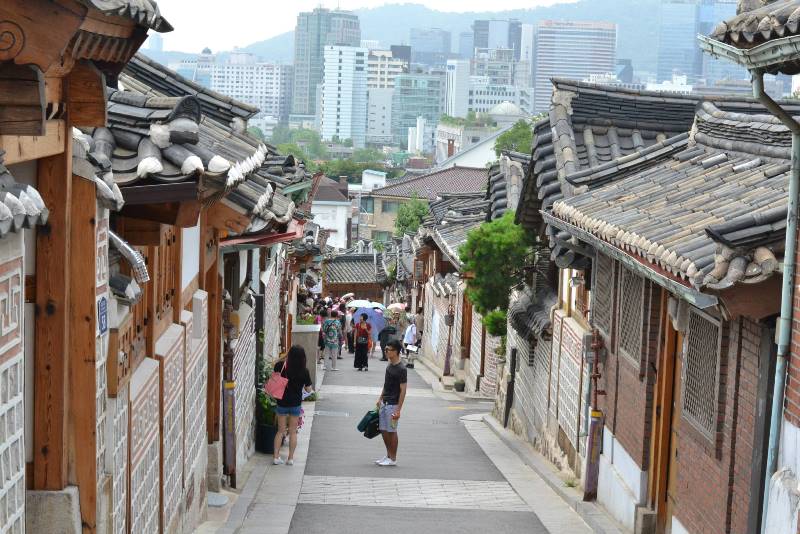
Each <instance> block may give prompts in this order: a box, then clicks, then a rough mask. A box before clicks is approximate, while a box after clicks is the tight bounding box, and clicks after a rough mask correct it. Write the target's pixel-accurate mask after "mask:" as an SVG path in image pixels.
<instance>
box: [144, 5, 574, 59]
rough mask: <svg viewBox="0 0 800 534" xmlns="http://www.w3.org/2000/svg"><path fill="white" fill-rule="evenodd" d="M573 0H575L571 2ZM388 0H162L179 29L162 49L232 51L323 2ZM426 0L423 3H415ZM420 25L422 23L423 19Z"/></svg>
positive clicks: (166, 38)
mask: <svg viewBox="0 0 800 534" xmlns="http://www.w3.org/2000/svg"><path fill="white" fill-rule="evenodd" d="M568 1H570V0H493V1H492V2H486V0H427V1H426V2H424V3H425V4H426V5H427V6H428V7H429V8H431V9H436V10H439V11H459V12H465V11H486V10H488V9H494V10H496V11H503V10H506V9H530V8H533V7H537V6H545V5H552V4H557V3H562V2H568ZM572 1H574V0H572ZM389 3H404V2H387V1H385V0H340V1H339V2H337V1H335V0H325V1H322V2H320V0H266V1H265V0H158V7H159V8H160V9H161V14H162V15H164V17H166V19H167V20H168V21H170V23H171V24H172V25H173V26H174V27H175V30H174V31H173V32H170V33H167V34H164V50H181V51H184V52H199V51H200V50H202V49H203V47H206V46H208V47H209V48H211V49H212V50H214V51H217V50H231V49H233V47H234V46H247V45H249V44H251V43H254V42H256V41H261V40H264V39H268V38H270V37H273V36H275V35H278V34H281V33H284V32H287V31H290V30H293V29H294V26H295V23H296V21H297V14H298V13H299V12H301V11H311V10H312V9H314V8H315V7H317V6H319V5H322V6H323V7H327V8H335V7H337V6H339V7H340V8H341V9H348V10H351V9H359V8H365V7H377V6H380V5H384V4H389ZM416 3H423V2H416ZM418 25H420V26H423V25H424V21H419V23H418Z"/></svg>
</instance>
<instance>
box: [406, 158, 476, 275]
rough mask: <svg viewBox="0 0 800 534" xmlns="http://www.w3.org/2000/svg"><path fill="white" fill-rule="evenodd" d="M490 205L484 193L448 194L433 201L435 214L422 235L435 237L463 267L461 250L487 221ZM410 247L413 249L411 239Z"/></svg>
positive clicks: (459, 265) (455, 262) (454, 260)
mask: <svg viewBox="0 0 800 534" xmlns="http://www.w3.org/2000/svg"><path fill="white" fill-rule="evenodd" d="M484 172H485V171H484ZM488 207H489V201H488V200H486V199H485V198H484V194H483V193H479V192H476V193H444V194H442V196H441V198H438V199H436V200H435V201H434V202H431V203H430V211H431V215H430V216H429V217H428V218H426V220H425V221H423V225H422V226H421V227H420V230H419V233H418V235H419V236H420V237H421V238H422V239H431V240H433V242H435V243H436V245H437V246H438V247H439V249H440V250H441V251H442V252H443V253H444V254H445V255H446V256H447V258H448V259H449V260H450V262H451V263H452V264H453V265H454V266H456V267H457V268H460V267H461V259H460V257H459V249H460V248H461V245H463V244H464V243H466V242H467V234H469V232H470V230H472V229H473V228H477V227H478V226H480V225H481V223H482V222H484V221H485V220H486V210H487V209H488ZM408 246H409V247H411V248H412V249H413V243H412V242H411V240H410V239H409V242H408Z"/></svg>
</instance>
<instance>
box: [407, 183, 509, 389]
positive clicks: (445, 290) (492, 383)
mask: <svg viewBox="0 0 800 534" xmlns="http://www.w3.org/2000/svg"><path fill="white" fill-rule="evenodd" d="M484 180H486V174H485V171H484ZM484 196H485V193H484V192H480V193H443V194H442V195H441V196H440V198H438V199H437V200H436V201H434V202H431V203H430V217H429V218H428V219H427V220H426V221H424V223H423V226H422V227H420V230H419V233H418V238H417V239H418V242H419V243H420V246H419V248H418V249H417V250H416V251H415V253H416V259H417V261H420V262H421V263H422V265H421V267H420V271H421V273H420V275H419V278H420V279H421V280H422V281H423V282H422V283H421V287H420V293H421V294H420V296H419V297H418V301H419V302H421V303H422V307H423V313H424V316H423V317H424V319H423V328H422V330H423V335H422V343H423V351H422V358H423V359H425V361H426V363H427V364H428V366H429V367H430V368H431V369H434V370H435V372H436V373H437V374H438V375H439V377H441V378H442V379H443V381H445V382H447V383H448V384H449V383H450V382H451V381H452V380H453V379H462V380H464V382H465V389H466V391H468V392H470V393H480V394H483V395H485V396H494V394H495V388H496V386H497V370H498V362H499V361H500V360H501V356H502V355H500V354H498V349H499V348H500V345H501V343H500V339H499V338H497V337H495V336H491V335H489V334H488V333H487V332H486V329H485V328H484V326H483V322H482V317H481V315H480V314H478V313H477V312H476V311H475V310H474V309H473V307H472V303H471V302H470V301H469V299H468V298H467V296H466V277H468V276H469V273H467V272H464V270H463V267H464V266H463V264H462V262H461V258H460V255H459V254H460V253H459V249H460V248H461V246H462V245H464V243H466V242H467V235H468V234H469V232H470V231H471V230H472V229H474V228H477V227H478V226H479V225H480V224H481V223H482V222H483V221H484V220H485V219H486V210H487V207H488V205H489V202H488V201H487V200H486V199H485V198H484ZM446 376H447V377H454V378H447V379H445V378H444V377H446Z"/></svg>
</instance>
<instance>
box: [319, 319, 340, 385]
mask: <svg viewBox="0 0 800 534" xmlns="http://www.w3.org/2000/svg"><path fill="white" fill-rule="evenodd" d="M329 315H330V316H329V317H326V318H325V320H324V321H322V328H321V330H322V338H323V343H324V346H323V349H322V360H323V362H324V363H325V370H326V371H327V370H328V369H327V367H328V364H327V360H328V358H330V360H331V371H338V369H337V368H336V359H337V358H338V357H339V350H340V349H341V348H342V323H341V322H340V321H339V317H338V315H339V314H338V313H337V312H336V310H334V311H332V312H330V314H329Z"/></svg>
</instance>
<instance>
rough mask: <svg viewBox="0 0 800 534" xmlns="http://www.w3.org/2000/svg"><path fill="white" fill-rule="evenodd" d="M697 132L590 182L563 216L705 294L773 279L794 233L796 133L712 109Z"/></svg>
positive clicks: (701, 114)
mask: <svg viewBox="0 0 800 534" xmlns="http://www.w3.org/2000/svg"><path fill="white" fill-rule="evenodd" d="M693 131H694V132H695V134H694V136H693V139H690V140H689V144H688V145H687V146H686V147H685V148H684V149H683V150H682V151H679V152H674V153H671V154H670V155H669V156H667V157H665V158H664V159H662V160H659V161H655V162H653V163H652V164H651V166H649V167H647V168H644V169H640V170H638V171H636V172H633V173H632V174H628V175H624V174H622V173H620V174H619V175H618V176H616V177H615V178H614V179H613V180H612V181H610V182H607V181H601V182H596V184H600V185H595V186H594V187H593V184H591V183H590V184H588V188H589V189H588V191H586V192H585V193H582V194H578V195H576V196H574V197H571V198H566V199H562V200H559V201H557V202H556V203H555V204H554V206H553V215H554V216H555V217H557V218H558V219H560V220H562V221H565V222H567V223H569V224H571V225H574V226H576V227H578V228H579V229H581V230H583V231H585V232H587V233H589V234H592V235H594V236H596V237H597V238H598V239H599V240H601V241H604V242H607V243H610V244H611V245H613V246H615V247H617V248H619V249H622V250H624V251H625V252H626V253H628V254H631V255H635V256H638V257H640V258H642V260H644V261H646V262H649V263H650V264H652V265H653V268H654V269H658V270H661V271H662V272H666V273H669V274H671V275H673V276H674V277H676V278H680V279H683V280H686V281H687V282H688V283H689V284H691V285H692V286H693V287H695V288H697V289H700V288H703V287H708V288H711V289H725V288H727V287H731V286H732V285H734V284H736V283H757V282H760V281H762V280H765V279H766V278H767V277H769V276H771V275H772V274H773V273H774V272H775V271H776V269H777V264H778V262H777V260H776V254H780V252H781V251H780V250H779V248H780V247H779V245H780V243H781V242H782V241H783V234H784V232H785V226H784V223H783V222H782V218H785V215H786V204H787V188H788V180H787V176H788V172H789V149H788V146H787V143H788V142H789V140H790V134H789V132H788V131H787V130H786V129H785V128H784V127H783V126H782V125H781V124H780V123H779V122H778V120H777V119H776V118H774V117H772V116H771V115H751V116H748V115H743V114H737V113H725V112H723V111H721V110H720V109H719V108H717V107H716V106H714V105H713V104H711V103H708V102H706V103H704V104H703V105H702V106H701V107H700V108H699V109H698V112H697V118H696V121H695V126H694V128H693Z"/></svg>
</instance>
